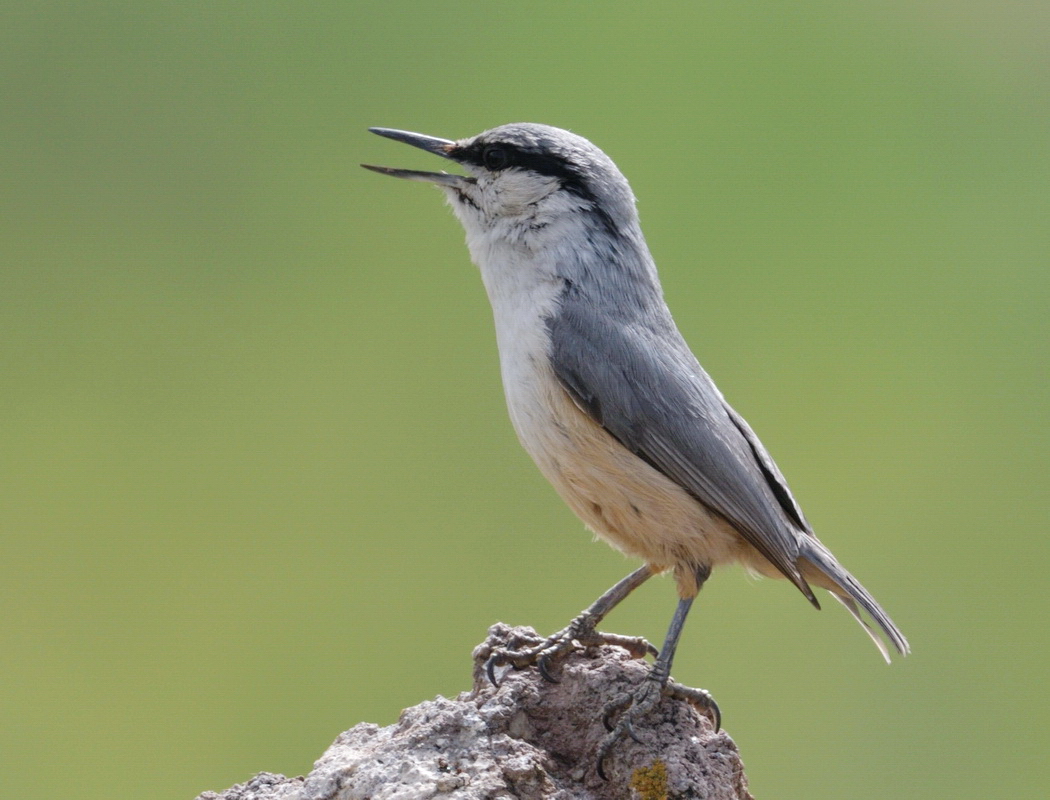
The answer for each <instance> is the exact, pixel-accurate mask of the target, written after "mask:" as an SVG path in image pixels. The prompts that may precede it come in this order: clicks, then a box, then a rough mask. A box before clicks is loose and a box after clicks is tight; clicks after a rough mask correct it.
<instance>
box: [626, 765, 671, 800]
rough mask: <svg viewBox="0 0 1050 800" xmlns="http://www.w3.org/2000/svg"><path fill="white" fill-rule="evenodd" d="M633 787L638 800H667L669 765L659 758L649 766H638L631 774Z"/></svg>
mask: <svg viewBox="0 0 1050 800" xmlns="http://www.w3.org/2000/svg"><path fill="white" fill-rule="evenodd" d="M631 788H632V789H634V791H635V792H636V793H637V795H638V800H667V798H668V794H667V766H666V765H665V764H664V762H663V761H661V760H660V759H657V760H656V761H654V762H653V763H652V764H651V765H650V766H648V767H638V769H636V770H635V771H634V772H633V773H632V774H631Z"/></svg>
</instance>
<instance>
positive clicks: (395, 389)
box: [0, 0, 1050, 800]
mask: <svg viewBox="0 0 1050 800" xmlns="http://www.w3.org/2000/svg"><path fill="white" fill-rule="evenodd" d="M1048 9H1050V6H1047V5H1046V4H1042V3H1003V2H999V1H998V0H973V1H966V0H953V2H945V1H944V0H907V1H906V2H905V0H900V1H894V0H889V1H888V2H856V3H853V2H831V1H830V0H829V1H828V2H798V3H790V4H788V3H779V2H759V3H736V2H733V3H692V2H660V1H659V0H658V1H657V2H648V3H644V4H633V3H604V4H598V3H593V4H584V3H579V4H566V3H561V2H558V3H553V2H551V3H544V2H537V3H530V4H513V5H512V4H499V3H483V4H482V3H465V2H455V0H448V1H447V2H443V3H438V4H434V3H430V4H424V3H418V2H412V3H406V2H399V1H398V0H386V1H385V2H382V3H371V2H360V1H358V2H353V1H351V2H329V3H303V4H293V3H281V2H252V3H241V2H215V3H198V2H186V1H185V0H181V1H180V2H177V3H176V2H151V3H147V4H141V3H119V2H112V3H101V2H76V3H73V2H44V3H10V2H5V3H2V4H0V19H2V24H0V103H2V113H0V376H2V377H0V603H2V606H0V720H2V723H0V775H2V776H3V777H2V779H0V782H2V784H3V794H4V795H5V796H9V797H21V796H30V795H32V796H37V795H40V794H56V793H58V794H61V795H62V796H69V797H78V798H79V797H82V798H103V797H105V798H109V797H151V798H156V799H157V800H169V799H170V800H176V799H179V800H185V799H186V798H191V797H193V796H194V795H195V794H196V793H198V792H200V791H202V790H205V789H221V788H224V787H226V786H227V785H229V784H232V783H234V782H237V781H240V780H244V779H246V778H248V777H249V776H250V775H252V774H253V773H255V772H256V771H258V770H264V769H265V770H271V771H279V772H284V773H287V774H301V773H304V772H306V771H308V770H309V768H310V765H311V761H312V759H314V758H315V757H317V756H318V755H319V754H320V753H321V752H322V750H323V749H324V748H325V746H326V745H327V744H328V743H329V742H330V741H331V740H332V739H333V738H334V737H335V735H336V734H337V733H339V732H340V731H341V730H343V729H345V728H348V727H350V726H351V725H352V724H354V723H356V722H359V721H363V720H367V721H372V722H377V723H381V724H388V723H391V722H393V721H394V720H395V719H396V718H397V716H398V713H399V711H400V709H401V708H403V707H405V706H408V705H413V704H415V703H417V702H419V701H421V700H423V699H426V698H429V697H432V696H434V695H436V694H439V693H440V694H444V695H454V694H455V693H457V692H459V691H461V690H465V689H467V688H468V687H469V673H470V660H469V654H470V650H471V647H472V646H473V645H474V644H475V643H476V642H478V641H479V640H480V639H481V638H482V637H483V636H484V633H485V629H486V627H487V626H488V625H489V624H490V623H492V622H494V621H496V620H505V621H508V622H511V623H526V624H531V625H534V626H535V627H537V628H538V629H540V630H542V631H552V630H555V629H557V628H559V627H561V626H562V625H563V624H564V623H565V622H566V621H567V620H568V619H569V618H570V617H571V616H572V615H574V614H575V613H576V612H577V611H579V609H581V608H582V607H583V606H585V605H586V604H587V603H589V602H590V601H591V600H592V599H593V598H594V597H595V596H597V594H598V593H600V592H601V591H602V590H604V589H605V588H606V587H607V586H608V585H610V584H611V583H612V582H614V581H615V580H617V579H618V578H619V577H621V576H622V575H623V574H625V573H626V572H627V571H628V570H629V569H632V568H633V567H634V566H635V565H634V564H633V563H631V562H628V561H626V560H624V559H623V558H622V557H621V556H619V555H618V554H617V553H614V552H613V551H611V550H610V549H609V548H607V547H605V546H604V545H602V544H594V543H592V542H591V541H590V537H589V535H588V534H587V533H586V532H585V531H584V530H583V529H582V526H581V525H580V523H578V522H577V521H576V519H575V518H574V517H572V516H571V514H570V513H569V512H568V511H567V510H566V509H565V508H564V507H563V506H562V504H561V502H560V501H559V500H558V499H557V497H556V496H555V495H554V493H553V491H552V490H551V489H550V488H549V487H548V486H547V485H546V484H545V483H544V481H543V479H542V478H541V477H540V476H539V474H538V473H537V472H536V471H535V469H534V468H533V466H532V464H531V463H530V462H529V461H528V459H527V456H526V455H525V454H524V453H523V452H522V451H521V450H520V448H519V446H518V444H517V442H516V440H515V438H514V435H513V433H512V431H511V428H510V425H509V423H508V421H507V419H506V415H505V411H504V407H503V398H502V390H501V387H500V385H499V379H498V369H497V361H496V351H495V343H494V338H493V334H492V331H491V320H490V313H489V309H488V306H487V303H486V299H485V296H484V293H483V291H482V287H481V284H480V281H479V279H478V277H477V275H476V270H475V268H474V267H473V266H472V265H471V264H470V263H469V262H468V258H467V254H466V250H465V247H464V246H463V242H462V239H463V235H462V232H461V231H460V229H459V226H458V225H457V223H456V222H455V220H454V219H453V218H452V216H451V214H450V213H449V212H448V210H447V209H445V208H443V204H442V199H441V197H440V195H439V193H438V192H436V191H435V190H433V189H431V188H429V187H424V186H420V185H414V184H408V183H404V182H397V181H394V180H390V179H387V178H383V177H381V176H378V175H375V174H373V173H369V172H366V171H364V170H362V169H360V168H359V167H358V162H361V161H367V162H371V163H380V164H388V165H392V166H404V167H416V168H435V167H438V166H447V165H438V164H435V162H434V159H433V158H432V157H430V156H428V155H427V154H425V153H422V152H419V151H415V150H411V149H410V148H407V147H404V146H402V145H398V144H396V143H394V142H390V141H386V140H383V139H379V138H377V137H374V136H372V135H370V134H368V133H367V132H366V130H365V129H366V127H367V126H369V125H384V126H389V127H400V128H407V129H411V130H419V131H422V132H425V133H430V134H435V135H440V136H446V137H450V138H455V137H461V136H467V135H470V134H473V133H476V132H478V131H480V130H482V129H484V128H488V127H492V126H494V125H497V124H500V123H503V122H511V121H520V120H531V121H543V122H547V123H551V124H555V125H559V126H562V127H567V128H571V129H573V130H575V131H577V132H578V133H581V134H583V135H585V136H587V137H588V138H591V139H592V140H594V141H595V142H596V143H597V144H599V146H601V147H603V148H604V149H605V150H606V151H607V152H608V153H609V154H610V155H611V156H612V157H613V158H614V159H615V160H616V161H617V163H618V164H619V165H620V167H621V168H622V169H623V171H624V172H625V173H626V174H627V175H628V176H629V177H630V178H631V180H632V184H633V187H634V189H635V192H636V194H637V195H638V197H639V200H640V210H641V214H642V221H643V225H644V228H645V231H646V233H647V236H648V238H649V242H650V245H651V247H652V249H653V251H654V254H655V256H656V259H657V263H658V264H659V265H660V269H661V271H662V275H663V279H664V285H665V289H666V293H667V295H668V298H669V302H670V304H671V306H672V309H673V310H674V311H675V312H676V315H677V319H678V321H679V323H680V325H681V327H682V329H683V331H684V333H685V335H686V337H687V339H688V340H689V341H690V342H691V343H692V345H693V347H694V349H695V350H696V352H697V353H698V355H699V357H700V359H701V361H702V362H703V363H704V364H705V366H706V367H707V368H708V370H709V371H710V372H711V373H712V374H713V375H714V377H715V378H716V380H717V381H718V382H719V384H720V386H721V388H722V389H723V391H724V392H725V394H726V395H727V396H728V397H729V399H730V401H731V402H733V403H734V405H735V406H736V407H737V408H738V409H739V410H740V411H741V412H742V413H744V414H745V415H746V416H747V417H748V419H749V420H750V422H751V424H752V425H753V426H754V427H755V428H756V430H757V431H758V432H759V434H760V435H761V436H762V437H763V439H764V441H765V442H766V444H767V446H768V447H769V448H770V449H771V450H772V452H773V454H774V455H775V457H776V458H777V459H778V461H779V462H780V465H781V467H782V468H783V469H784V471H785V472H786V473H787V475H788V477H789V478H790V480H791V485H792V487H793V489H794V491H795V493H796V494H797V496H798V497H799V498H800V500H801V502H802V504H803V506H804V508H805V509H806V512H807V514H808V515H809V517H810V519H811V521H812V522H813V523H814V525H815V527H816V530H817V531H818V533H819V534H820V535H821V536H822V538H823V539H824V540H825V541H826V542H828V543H829V544H830V545H831V546H832V547H833V549H834V550H835V552H836V553H837V554H838V555H839V557H840V558H841V559H842V561H843V562H844V563H845V564H846V565H847V566H848V567H849V568H850V569H852V570H853V571H855V572H856V573H857V575H858V576H860V577H861V578H862V579H863V580H864V582H865V583H866V584H867V585H868V586H869V587H870V588H871V589H872V591H873V592H874V593H875V594H876V595H877V596H878V597H879V598H880V600H881V601H882V602H883V603H884V605H885V606H886V607H887V609H888V610H889V611H890V612H891V613H892V615H893V616H894V617H895V619H896V620H897V621H898V622H899V623H900V625H901V626H902V628H903V629H904V630H905V631H906V633H907V634H908V635H909V637H910V638H911V641H912V644H913V646H914V654H913V655H912V656H911V657H909V658H907V659H904V660H903V661H900V662H898V663H895V664H894V665H893V666H892V667H887V666H886V665H884V664H883V663H882V662H881V660H880V659H879V657H878V654H877V653H876V652H875V650H874V649H873V648H872V646H871V644H870V643H869V642H868V641H867V639H866V637H865V636H864V635H863V634H862V633H861V631H860V630H859V629H858V628H857V627H856V626H855V624H854V623H853V622H852V621H851V620H850V619H849V617H848V615H846V614H845V613H844V612H843V611H842V609H840V608H838V607H837V606H836V605H835V604H833V603H828V604H825V605H826V609H825V611H824V612H823V613H819V614H818V613H816V612H814V611H813V610H812V609H811V608H810V607H809V606H808V604H807V603H806V602H805V600H804V599H803V598H802V597H801V596H800V595H799V594H798V593H797V592H796V591H795V590H794V589H792V588H791V587H790V586H788V585H786V584H785V583H782V582H776V581H761V582H756V581H753V580H751V579H749V578H748V577H747V576H745V575H744V574H743V573H742V572H740V571H739V570H726V571H725V572H722V573H720V574H717V576H716V577H715V579H714V580H712V581H711V582H710V583H709V585H708V586H707V588H705V590H704V593H703V596H702V600H701V602H700V603H699V604H698V606H697V608H696V610H695V612H694V614H693V616H692V618H691V619H690V623H689V626H688V627H687V630H686V634H685V637H684V641H683V644H682V646H681V648H680V650H679V655H678V659H677V662H676V665H675V667H676V668H675V673H676V676H677V677H678V678H679V679H680V680H682V681H684V682H686V683H692V684H698V685H703V686H705V687H707V688H709V689H710V690H711V691H712V692H713V693H714V695H715V696H716V697H717V698H718V700H719V702H720V703H721V705H722V708H723V711H724V712H725V725H726V727H727V729H728V730H729V732H730V733H731V734H732V735H733V736H734V737H735V739H736V741H737V742H738V743H739V745H740V747H741V750H742V753H743V756H744V759H745V762H746V764H747V766H748V770H749V775H750V779H751V782H752V789H753V791H754V792H755V794H756V795H757V796H759V797H785V798H787V797H808V798H842V797H850V798H854V799H855V800H856V799H859V798H884V797H889V796H892V797H899V798H904V797H908V798H930V797H951V798H956V799H958V798H986V797H993V796H995V797H1022V796H1027V797H1032V796H1040V795H1041V794H1043V792H1045V788H1046V776H1045V769H1044V767H1045V753H1046V750H1047V747H1048V746H1050V735H1048V732H1047V723H1048V721H1050V714H1048V711H1047V706H1048V689H1050V681H1048V679H1047V664H1048V663H1050V646H1048V634H1047V628H1048V619H1047V617H1048V615H1047V599H1046V598H1047V592H1048V589H1050V585H1048V583H1050V582H1048V580H1047V569H1048V567H1050V563H1048V562H1050V559H1048V555H1050V553H1048V550H1050V544H1048V540H1050V537H1048V523H1050V519H1048V516H1050V515H1048V508H1047V489H1046V478H1047V458H1046V452H1047V446H1048V444H1050V442H1048V441H1047V440H1048V436H1047V431H1048V426H1047V388H1048V387H1047V384H1048V360H1047V356H1048V352H1047V346H1046V345H1047V339H1048V335H1050V313H1048V308H1047V307H1048V300H1050V282H1048V270H1050V182H1048V179H1050V113H1048V102H1050V94H1048V90H1050V55H1048V54H1050V11H1048ZM673 605H674V592H673V588H672V586H671V584H670V582H669V581H666V580H662V581H654V582H652V583H651V584H650V585H647V586H645V587H644V588H643V589H642V590H640V591H639V592H638V593H637V596H636V597H633V598H632V599H631V600H630V601H629V602H628V603H626V604H625V605H624V606H623V607H622V608H621V609H619V610H617V611H616V612H615V614H614V615H613V616H612V617H611V618H610V620H609V622H608V627H609V628H610V629H613V630H617V631H621V632H626V633H633V634H644V635H647V636H649V637H650V638H652V639H654V640H657V641H658V640H660V639H662V636H663V632H664V629H665V626H666V624H667V622H668V620H669V619H670V615H671V612H672V610H673Z"/></svg>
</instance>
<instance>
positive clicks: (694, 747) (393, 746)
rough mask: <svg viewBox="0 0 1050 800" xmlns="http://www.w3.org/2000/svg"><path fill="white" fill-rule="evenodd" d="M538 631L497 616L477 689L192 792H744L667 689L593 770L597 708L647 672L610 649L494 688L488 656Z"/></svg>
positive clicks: (588, 796)
mask: <svg viewBox="0 0 1050 800" xmlns="http://www.w3.org/2000/svg"><path fill="white" fill-rule="evenodd" d="M527 639H535V632H534V631H532V630H531V629H529V628H511V627H509V626H507V625H504V624H502V623H498V624H496V625H493V626H492V628H490V629H489V635H488V638H487V639H486V640H485V641H484V642H483V643H482V644H480V645H479V646H478V647H477V648H476V649H475V650H474V688H473V690H472V691H470V692H464V693H463V694H461V695H459V696H458V697H457V698H455V699H454V700H448V699H445V698H444V697H437V698H435V699H434V700H427V701H425V702H422V703H420V704H419V705H417V706H413V707H412V708H407V709H405V710H404V711H403V712H402V714H401V718H400V719H399V720H398V722H397V723H396V724H394V725H390V726H389V727H386V728H380V727H379V726H378V725H373V724H370V723H367V722H362V723H360V724H358V725H355V726H354V727H353V728H351V729H350V730H348V731H346V732H345V733H342V734H340V735H339V737H338V738H337V739H336V740H335V742H333V743H332V745H331V747H329V748H328V750H327V751H326V752H325V753H324V755H322V756H321V758H320V760H318V761H317V763H315V764H314V768H313V770H312V771H311V772H310V774H309V775H307V776H306V777H298V778H286V777H284V776H283V775H275V774H272V773H267V772H263V773H260V774H258V775H256V776H255V777H254V778H252V779H251V780H249V781H248V782H247V783H241V784H237V785H236V786H232V787H230V788H229V789H227V790H226V791H224V792H221V793H215V792H204V793H203V794H201V795H199V797H198V798H197V800H431V799H433V800H439V799H441V800H503V799H504V798H505V799H506V800H511V798H515V799H516V800H541V799H542V800H613V799H614V798H616V799H619V798H638V800H665V799H669V798H705V799H709V800H752V798H751V795H750V794H749V793H748V790H747V778H746V777H745V775H744V765H743V764H742V763H741V761H740V754H739V753H738V752H737V748H736V745H735V744H734V743H733V740H732V739H730V738H729V736H728V735H727V734H726V733H724V732H718V733H716V732H715V731H714V730H713V728H712V725H711V722H710V721H709V720H708V719H707V718H706V717H704V716H702V715H701V714H699V713H698V712H697V711H696V710H695V709H694V708H693V707H692V706H691V705H689V704H688V703H685V702H682V701H678V700H672V699H669V698H664V699H663V700H662V701H661V703H660V705H659V706H658V707H657V708H656V709H655V710H654V711H653V712H651V713H650V715H649V717H648V719H646V720H645V722H644V724H639V725H637V727H636V733H637V736H638V739H639V741H638V742H636V741H634V740H632V739H631V738H629V737H625V738H624V739H623V740H622V741H620V742H618V743H617V744H616V747H615V749H614V750H613V752H612V754H611V755H610V756H609V758H608V759H607V760H606V762H605V771H606V773H607V775H608V777H609V780H608V781H604V780H602V779H601V778H600V777H599V776H598V774H597V772H596V769H595V767H596V753H597V752H598V748H599V746H600V745H601V742H602V740H603V738H604V737H605V735H606V731H605V728H604V727H603V725H602V719H601V717H602V709H603V708H604V707H605V706H606V705H607V704H609V703H610V702H612V701H615V700H617V699H618V698H621V697H623V695H625V694H626V693H628V692H630V691H631V690H632V689H634V688H635V687H636V686H637V685H638V684H639V682H640V681H642V680H643V679H644V678H645V675H646V672H647V669H648V666H647V664H646V663H645V662H642V661H639V660H636V659H632V658H631V657H630V656H629V655H628V654H627V652H626V651H624V650H622V649H620V648H618V647H605V646H603V647H596V648H592V649H588V650H585V651H580V652H578V653H576V654H573V655H571V656H569V657H568V658H566V659H565V660H564V661H563V662H562V663H561V664H560V666H559V667H558V668H557V671H556V675H557V677H558V678H559V679H560V680H559V682H558V683H548V682H547V681H544V680H543V678H542V677H541V676H540V675H539V673H538V672H537V670H535V669H525V670H521V671H516V670H513V669H509V670H507V671H506V673H505V674H503V675H502V677H501V680H500V685H499V687H498V688H497V687H495V686H492V684H490V683H489V681H488V679H487V678H486V677H485V670H484V665H485V661H486V659H487V658H488V656H489V654H490V653H491V652H492V650H493V649H494V648H497V647H508V646H509V647H512V648H517V647H519V646H520V645H521V642H522V641H524V640H527Z"/></svg>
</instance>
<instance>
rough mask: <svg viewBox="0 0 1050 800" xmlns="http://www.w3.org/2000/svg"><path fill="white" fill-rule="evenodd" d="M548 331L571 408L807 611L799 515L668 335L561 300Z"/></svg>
mask: <svg viewBox="0 0 1050 800" xmlns="http://www.w3.org/2000/svg"><path fill="white" fill-rule="evenodd" d="M548 327H549V330H550V333H551V362H552V365H553V367H554V371H555V374H556V375H557V377H558V379H559V381H560V382H561V383H562V385H563V386H564V387H565V389H566V391H568V392H569V393H570V395H571V396H572V397H573V398H574V400H575V401H576V402H577V404H578V405H579V406H580V407H581V408H583V409H584V410H585V411H586V412H587V413H588V414H589V415H590V416H591V417H592V418H593V419H594V420H595V421H596V422H598V423H599V424H600V425H602V426H603V427H604V428H605V429H606V430H607V431H608V432H609V433H610V434H611V435H612V436H614V437H615V438H616V439H617V440H618V441H619V442H620V443H621V444H623V446H624V447H626V448H627V449H629V450H630V451H631V452H633V453H635V454H636V455H637V456H638V457H639V458H642V459H643V460H645V461H646V462H647V463H649V464H650V465H652V466H653V467H654V468H656V469H657V470H659V471H660V472H662V473H663V474H664V475H666V476H667V477H669V478H670V479H671V480H673V481H675V482H676V483H678V485H680V486H681V487H682V488H684V489H685V490H686V491H687V492H689V494H691V495H692V496H693V497H694V498H696V499H697V500H698V501H699V502H701V503H703V504H704V505H706V506H707V507H708V508H710V509H711V510H713V511H715V512H717V513H718V514H720V515H721V516H723V517H724V518H725V519H727V520H728V521H729V522H730V523H731V524H732V525H733V526H734V527H735V528H736V529H737V530H738V531H739V532H740V534H741V535H742V536H743V537H744V538H745V539H746V540H747V541H748V542H750V543H751V545H753V546H754V547H755V548H756V549H757V550H758V551H759V552H760V553H762V555H764V556H765V557H766V558H767V559H768V560H769V561H770V562H771V563H772V564H773V565H775V566H776V568H777V569H779V570H780V571H781V572H782V573H783V574H784V575H785V576H786V577H787V578H788V579H789V580H791V581H792V582H793V583H794V584H795V585H796V586H797V587H798V588H799V590H800V591H801V592H802V593H803V594H804V595H805V596H806V597H807V598H809V600H810V602H812V603H813V604H814V605H817V601H816V598H815V597H814V595H813V592H812V590H811V589H810V587H809V585H808V584H807V583H806V580H805V579H804V578H803V577H802V575H801V573H800V571H799V568H798V566H797V561H798V558H799V554H800V542H799V536H805V535H806V533H805V532H806V531H808V525H806V523H805V518H804V517H803V516H802V512H801V510H800V509H799V508H798V505H797V504H796V503H795V501H794V499H793V498H792V497H791V494H790V492H789V491H788V489H787V486H786V484H784V482H783V477H782V476H781V474H780V471H779V470H778V469H777V467H776V464H775V463H773V460H772V458H770V457H769V454H768V453H766V451H765V449H764V448H763V447H762V445H761V443H759V442H758V439H757V437H755V435H754V433H753V432H752V431H751V429H750V428H749V427H748V426H747V423H746V422H744V421H743V419H742V418H740V416H739V415H738V414H736V412H734V411H733V410H732V409H731V408H730V407H729V406H728V405H727V404H726V402H725V400H724V398H723V397H722V395H721V393H720V392H719V391H718V389H717V388H716V387H715V385H714V382H713V381H712V380H711V378H710V377H709V376H708V375H707V373H706V372H704V370H703V368H702V367H701V366H700V364H699V363H697V361H696V359H695V357H694V356H693V355H692V353H691V352H690V351H689V348H688V347H687V346H686V344H685V342H684V341H683V340H682V339H681V337H680V336H679V335H678V332H677V330H675V329H674V328H673V327H670V328H662V329H658V330H654V329H653V328H652V327H649V326H647V325H645V324H642V323H635V324H632V323H630V322H623V321H620V320H614V319H611V318H610V317H609V316H608V315H601V314H599V313H598V312H596V311H595V310H594V309H593V307H591V306H589V305H587V304H584V303H582V302H573V301H571V300H567V301H566V302H565V303H563V305H562V306H561V307H560V308H559V309H558V311H557V312H556V313H555V315H553V316H552V317H551V318H550V320H548ZM798 528H801V530H798Z"/></svg>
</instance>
